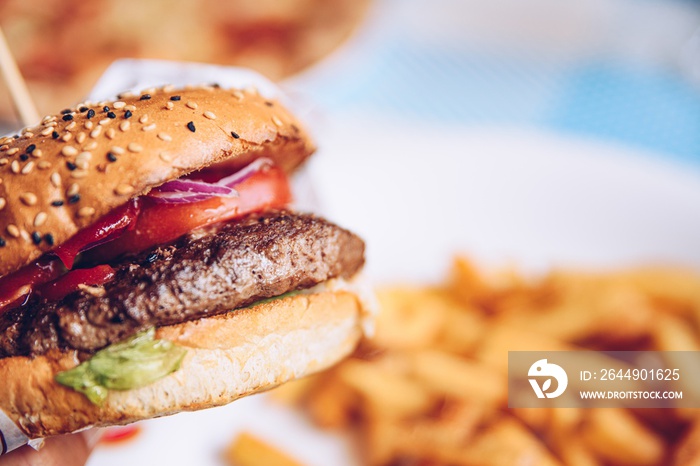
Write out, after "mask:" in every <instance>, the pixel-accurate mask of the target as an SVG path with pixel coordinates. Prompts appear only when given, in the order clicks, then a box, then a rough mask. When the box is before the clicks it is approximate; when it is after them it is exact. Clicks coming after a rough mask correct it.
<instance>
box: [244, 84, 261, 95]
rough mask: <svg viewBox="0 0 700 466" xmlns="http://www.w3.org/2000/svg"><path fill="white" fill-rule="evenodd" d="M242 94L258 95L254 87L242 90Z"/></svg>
mask: <svg viewBox="0 0 700 466" xmlns="http://www.w3.org/2000/svg"><path fill="white" fill-rule="evenodd" d="M243 92H245V93H246V94H250V95H258V88H257V87H255V86H248V87H246V88H245V89H243Z"/></svg>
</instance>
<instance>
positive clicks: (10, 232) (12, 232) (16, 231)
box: [7, 224, 19, 238]
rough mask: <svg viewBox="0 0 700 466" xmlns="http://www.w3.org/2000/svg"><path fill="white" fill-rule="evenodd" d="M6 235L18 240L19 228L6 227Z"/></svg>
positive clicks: (11, 225) (15, 226)
mask: <svg viewBox="0 0 700 466" xmlns="http://www.w3.org/2000/svg"><path fill="white" fill-rule="evenodd" d="M7 234H8V235H10V236H12V237H13V238H19V228H17V225H13V224H10V225H7Z"/></svg>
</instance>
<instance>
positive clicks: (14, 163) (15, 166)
mask: <svg viewBox="0 0 700 466" xmlns="http://www.w3.org/2000/svg"><path fill="white" fill-rule="evenodd" d="M10 170H12V173H19V162H18V161H16V160H13V161H12V163H11V164H10Z"/></svg>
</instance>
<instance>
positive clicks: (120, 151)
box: [110, 146, 126, 155]
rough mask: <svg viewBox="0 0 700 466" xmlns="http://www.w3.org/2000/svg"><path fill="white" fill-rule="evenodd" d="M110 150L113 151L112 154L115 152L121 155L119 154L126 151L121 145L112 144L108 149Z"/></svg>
mask: <svg viewBox="0 0 700 466" xmlns="http://www.w3.org/2000/svg"><path fill="white" fill-rule="evenodd" d="M110 152H113V153H114V154H117V155H121V154H123V153H124V152H126V151H125V150H124V148H122V147H119V146H114V147H112V148H111V149H110Z"/></svg>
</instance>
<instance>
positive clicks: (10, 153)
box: [7, 147, 19, 155]
mask: <svg viewBox="0 0 700 466" xmlns="http://www.w3.org/2000/svg"><path fill="white" fill-rule="evenodd" d="M17 152H19V149H18V148H16V147H13V148H12V149H10V150H8V151H7V155H15V154H16V153H17Z"/></svg>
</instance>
